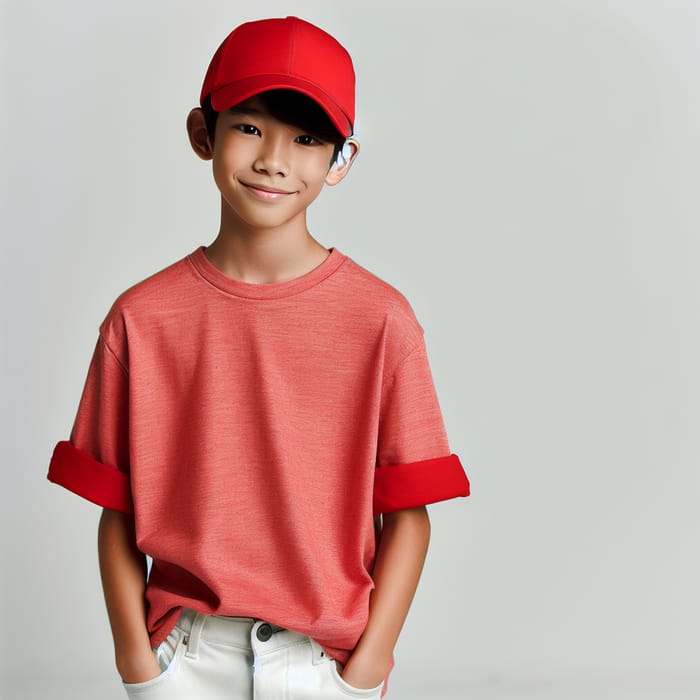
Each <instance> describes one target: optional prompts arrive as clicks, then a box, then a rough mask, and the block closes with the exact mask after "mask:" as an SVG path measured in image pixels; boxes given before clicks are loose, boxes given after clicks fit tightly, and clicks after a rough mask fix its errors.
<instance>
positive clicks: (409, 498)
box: [49, 248, 469, 662]
mask: <svg viewBox="0 0 700 700" xmlns="http://www.w3.org/2000/svg"><path fill="white" fill-rule="evenodd" d="M380 473H381V474H382V478H381V479H380V480H378V482H377V483H378V484H379V483H380V482H381V487H378V488H381V496H380V497H378V498H377V500H376V501H374V498H373V497H374V488H375V486H374V484H375V475H376V474H380ZM404 475H405V479H404V478H403V476H404ZM49 478H50V479H51V480H52V481H55V482H57V483H60V484H62V485H64V486H66V487H67V488H69V489H71V490H73V491H75V492H76V493H79V494H81V495H83V496H85V497H86V498H89V499H91V500H93V501H95V502H96V503H98V504H100V505H103V506H105V507H109V508H115V509H118V510H124V511H131V510H133V512H134V515H135V519H136V538H137V543H138V546H139V548H140V549H141V550H142V551H143V552H145V553H146V554H148V555H150V556H151V557H152V558H153V568H152V571H151V575H150V578H149V581H148V586H147V593H146V595H147V599H148V604H149V608H148V628H149V632H150V634H151V641H152V644H153V645H154V646H156V645H158V644H159V643H160V642H161V641H162V640H163V639H164V638H165V637H166V636H167V634H168V632H169V631H170V629H171V628H172V626H173V624H174V623H175V621H176V619H177V616H178V614H179V611H180V608H181V607H183V606H184V607H189V608H193V609H195V610H198V611H201V612H203V613H215V614H219V615H233V616H236V615H240V616H248V617H255V618H261V619H265V620H268V621H269V622H271V623H273V624H276V625H280V626H282V627H287V628H289V629H293V630H297V631H299V632H302V633H305V634H308V635H310V636H311V637H313V638H315V639H316V640H317V641H318V642H319V643H320V644H321V645H322V646H323V647H325V649H326V650H327V651H328V652H329V653H330V654H331V655H332V656H334V657H335V658H337V659H338V660H340V661H341V662H345V661H346V660H347V658H348V656H349V653H350V651H351V650H352V649H353V648H354V646H355V644H356V643H357V641H358V638H359V636H360V634H361V633H362V631H363V629H364V627H365V625H366V621H367V614H368V598H369V594H370V591H371V589H372V579H371V570H372V564H373V560H374V554H375V526H374V525H375V523H374V518H373V501H374V503H375V506H376V507H377V508H378V509H379V510H380V511H381V510H382V509H384V510H390V509H398V508H401V507H410V506H412V505H419V504H421V503H427V502H432V501H435V500H443V499H445V498H452V497H454V496H461V495H467V494H468V492H469V485H468V481H467V479H466V476H465V475H464V472H463V470H462V467H461V465H460V463H459V460H458V458H457V457H456V456H455V455H450V451H449V447H448V443H447V439H446V436H445V430H444V427H443V421H442V417H441V414H440V408H439V406H438V402H437V398H436V395H435V390H434V387H433V382H432V378H431V375H430V369H429V367H428V362H427V358H426V353H425V345H424V343H423V333H422V329H421V327H420V325H419V324H418V322H417V321H416V319H415V317H414V315H413V312H412V311H411V308H410V306H409V305H408V303H407V301H406V300H405V299H404V297H403V296H402V295H401V294H400V293H399V292H397V291H396V290H395V289H394V288H392V287H391V286H389V285H388V284H386V283H384V282H382V281H381V280H379V279H378V278H377V277H375V276H374V275H372V274H371V273H369V272H367V271H366V270H364V269H363V268H362V267H360V266H359V265H357V264H356V263H354V262H353V261H352V260H351V259H350V258H348V257H346V256H344V255H343V254H342V253H340V252H339V251H338V250H337V249H332V250H331V253H330V255H329V256H328V258H327V259H326V260H325V261H324V262H323V263H322V264H321V265H320V266H319V267H317V268H315V269H314V270H312V271H311V272H310V273H308V274H306V275H304V276H303V277H300V278H297V279H295V280H291V281H288V282H282V283H278V284H269V285H257V284H248V283H244V282H239V281H236V280H233V279H231V278H229V277H227V276H226V275H224V274H223V273H222V272H220V271H219V270H218V269H217V268H216V267H214V266H213V265H212V264H211V263H210V262H209V260H208V259H207V257H206V255H205V254H204V249H203V248H199V249H198V250H196V251H195V252H194V253H193V254H192V255H189V256H187V257H186V258H185V259H183V260H181V261H179V262H177V263H175V264H174V265H171V266H170V267H168V268H166V269H165V270H163V271H161V272H159V273H157V274H156V275H154V276H152V277H150V278H149V279H147V280H145V281H143V282H141V283H139V284H137V285H136V286H134V287H132V288H131V289H130V290H128V291H126V292H125V293H124V294H123V295H122V296H121V297H120V298H119V299H118V300H117V301H116V303H115V304H114V306H113V307H112V309H111V311H110V312H109V314H108V316H107V318H106V319H105V321H104V322H103V324H102V325H101V327H100V335H99V339H98V342H97V346H96V349H95V353H94V356H93V360H92V363H91V366H90V369H89V372H88V377H87V381H86V385H85V389H84V393H83V397H82V399H81V402H80V407H79V410H78V415H77V418H76V421H75V424H74V427H73V431H72V434H71V439H70V442H67V441H66V442H62V443H59V445H58V446H57V448H56V451H55V453H54V457H53V459H52V463H51V466H50V471H49ZM402 482H403V485H402ZM421 484H423V486H424V487H425V488H424V489H423V486H421ZM422 491H424V494H425V495H424V496H423V497H421V494H422ZM132 499H133V500H132ZM416 501H417V502H416Z"/></svg>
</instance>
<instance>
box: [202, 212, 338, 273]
mask: <svg viewBox="0 0 700 700" xmlns="http://www.w3.org/2000/svg"><path fill="white" fill-rule="evenodd" d="M205 253H206V256H207V258H208V259H209V261H210V262H211V263H212V264H213V265H215V266H216V267H217V268H219V270H221V272H223V273H224V274H225V275H228V276H229V277H231V278H233V279H237V280H239V281H241V282H248V283H251V284H274V283H276V282H286V281H288V280H291V279H295V278H297V277H301V276H302V275H304V274H306V273H307V272H310V271H311V270H313V269H314V268H315V267H318V266H319V265H320V264H321V263H322V262H323V261H324V260H325V259H326V258H327V257H328V250H327V249H326V248H324V247H323V246H322V245H321V244H320V243H319V242H318V241H316V240H315V239H314V238H313V237H312V236H311V234H310V233H309V230H308V228H307V226H306V217H305V216H302V217H300V218H298V219H295V220H292V221H289V222H287V223H285V224H284V225H283V226H276V227H274V228H252V227H250V226H247V225H246V224H245V223H244V222H242V221H241V220H240V219H238V218H237V217H235V216H233V215H232V212H231V211H230V210H229V209H228V207H226V206H223V207H222V216H221V226H220V228H219V233H218V235H217V237H216V239H215V240H214V242H213V243H212V244H211V245H209V246H208V247H207V248H206V250H205Z"/></svg>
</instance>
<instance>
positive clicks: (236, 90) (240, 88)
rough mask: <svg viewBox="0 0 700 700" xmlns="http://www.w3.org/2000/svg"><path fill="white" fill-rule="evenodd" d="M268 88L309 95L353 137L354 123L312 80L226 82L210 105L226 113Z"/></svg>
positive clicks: (269, 78) (265, 77)
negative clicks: (228, 83) (229, 83)
mask: <svg viewBox="0 0 700 700" xmlns="http://www.w3.org/2000/svg"><path fill="white" fill-rule="evenodd" d="M267 90H294V91H295V92H300V93H302V94H303V95H306V96H307V97H310V98H311V99H312V100H313V101H314V102H316V103H317V104H318V105H319V107H321V109H323V111H324V112H325V113H326V114H327V115H328V118H329V119H330V120H331V121H332V122H333V124H334V126H335V128H336V129H338V131H339V132H340V134H341V135H342V136H344V137H345V138H347V137H348V136H352V123H351V122H350V120H349V119H348V117H347V115H346V114H345V112H344V111H343V110H342V109H341V107H340V106H339V105H338V104H337V103H336V102H335V100H333V98H332V97H330V95H328V93H327V92H325V91H323V90H321V88H319V87H318V86H317V85H314V84H313V83H310V82H308V81H306V80H301V79H300V78H294V77H293V76H289V75H258V76H255V77H253V78H246V79H244V80H239V81H237V82H235V83H232V84H231V85H225V86H223V87H221V88H219V89H218V90H216V91H215V92H212V93H211V106H212V107H213V108H214V110H215V111H217V112H224V111H226V110H227V109H231V107H235V106H236V105H237V104H240V103H241V102H244V101H245V100H247V99H249V98H251V97H254V96H255V95H259V94H260V93H261V92H266V91H267ZM203 97H204V96H203Z"/></svg>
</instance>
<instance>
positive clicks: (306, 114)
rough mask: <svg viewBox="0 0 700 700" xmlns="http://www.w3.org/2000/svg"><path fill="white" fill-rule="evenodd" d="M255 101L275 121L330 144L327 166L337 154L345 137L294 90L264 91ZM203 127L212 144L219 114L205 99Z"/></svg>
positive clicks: (309, 99) (309, 101) (314, 105)
mask: <svg viewBox="0 0 700 700" xmlns="http://www.w3.org/2000/svg"><path fill="white" fill-rule="evenodd" d="M256 97H259V98H260V99H261V100H262V103H263V105H264V106H265V109H266V110H267V111H268V112H269V113H270V114H271V115H272V116H273V117H275V119H279V120H280V121H281V122H284V123H285V124H290V125H291V126H295V127H298V128H299V129H301V130H302V131H305V132H307V133H308V134H310V135H311V136H315V137H316V138H318V139H320V140H321V141H325V142H326V143H332V144H333V157H332V159H331V163H334V162H335V159H336V158H337V156H338V153H340V151H341V149H342V147H343V144H344V143H345V137H344V136H343V135H342V134H341V133H340V132H339V131H338V129H337V128H336V127H335V125H334V124H333V122H332V121H331V120H330V118H329V117H328V115H327V114H326V113H325V112H324V111H323V109H321V107H320V106H319V105H318V104H317V103H316V102H314V100H312V99H311V98H310V97H307V96H306V95H304V94H302V93H301V92H296V90H267V91H265V92H261V93H259V94H258V95H256ZM202 111H203V112H204V123H205V124H206V127H207V133H208V134H209V140H210V141H211V142H212V143H214V131H215V130H216V120H217V118H218V116H219V113H218V112H216V111H215V110H214V108H213V107H212V106H211V97H210V96H209V95H207V97H206V98H205V99H204V102H203V103H202Z"/></svg>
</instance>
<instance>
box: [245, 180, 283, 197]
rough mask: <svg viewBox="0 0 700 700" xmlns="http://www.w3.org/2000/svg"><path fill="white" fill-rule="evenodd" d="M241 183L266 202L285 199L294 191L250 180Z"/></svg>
mask: <svg viewBox="0 0 700 700" xmlns="http://www.w3.org/2000/svg"><path fill="white" fill-rule="evenodd" d="M241 184H242V185H243V186H244V187H245V188H246V189H247V190H248V192H250V193H251V194H252V195H253V196H254V197H256V198H257V199H260V200H262V201H264V202H275V201H278V200H280V199H284V198H285V197H288V196H289V195H291V194H294V192H288V191H287V190H279V189H277V188H276V187H268V186H267V185H257V184H253V183H250V182H243V181H241Z"/></svg>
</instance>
